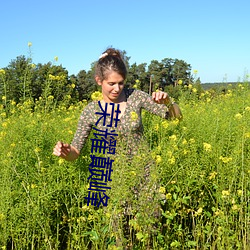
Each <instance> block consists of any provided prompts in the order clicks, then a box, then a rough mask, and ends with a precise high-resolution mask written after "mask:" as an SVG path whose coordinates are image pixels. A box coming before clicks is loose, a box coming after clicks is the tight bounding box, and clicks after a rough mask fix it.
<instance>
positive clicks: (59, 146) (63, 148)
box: [53, 141, 71, 159]
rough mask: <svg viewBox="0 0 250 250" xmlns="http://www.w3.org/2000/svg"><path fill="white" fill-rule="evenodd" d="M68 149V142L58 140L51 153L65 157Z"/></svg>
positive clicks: (68, 151)
mask: <svg viewBox="0 0 250 250" xmlns="http://www.w3.org/2000/svg"><path fill="white" fill-rule="evenodd" d="M70 151H71V149H70V144H67V143H63V142H61V141H58V142H57V143H56V145H55V147H54V150H53V154H54V155H56V156H59V157H62V158H63V159H66V158H67V156H68V155H69V153H70Z"/></svg>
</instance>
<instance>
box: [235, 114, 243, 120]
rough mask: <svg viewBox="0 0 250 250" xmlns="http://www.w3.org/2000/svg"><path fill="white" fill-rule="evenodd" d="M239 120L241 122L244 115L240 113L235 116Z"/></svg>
mask: <svg viewBox="0 0 250 250" xmlns="http://www.w3.org/2000/svg"><path fill="white" fill-rule="evenodd" d="M234 117H235V118H236V119H237V120H241V119H242V114H240V113H238V114H236V115H235V116H234Z"/></svg>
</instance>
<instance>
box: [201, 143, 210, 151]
mask: <svg viewBox="0 0 250 250" xmlns="http://www.w3.org/2000/svg"><path fill="white" fill-rule="evenodd" d="M203 148H204V150H205V151H206V152H211V151H212V146H211V144H209V143H206V142H203Z"/></svg>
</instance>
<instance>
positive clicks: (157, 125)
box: [154, 123, 159, 131]
mask: <svg viewBox="0 0 250 250" xmlns="http://www.w3.org/2000/svg"><path fill="white" fill-rule="evenodd" d="M154 130H155V131H158V130H159V124H158V123H156V124H155V126H154Z"/></svg>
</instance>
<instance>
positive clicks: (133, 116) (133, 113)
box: [130, 111, 138, 121]
mask: <svg viewBox="0 0 250 250" xmlns="http://www.w3.org/2000/svg"><path fill="white" fill-rule="evenodd" d="M130 118H131V120H132V121H136V120H137V119H138V114H137V113H136V112H135V111H132V112H131V113H130Z"/></svg>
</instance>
